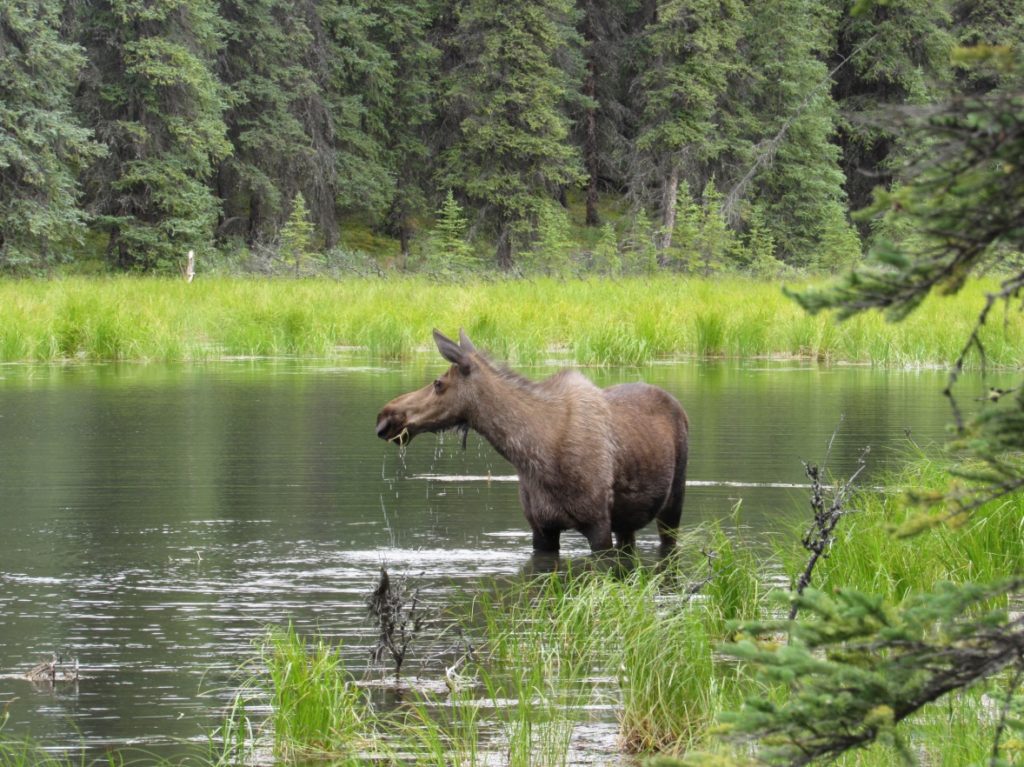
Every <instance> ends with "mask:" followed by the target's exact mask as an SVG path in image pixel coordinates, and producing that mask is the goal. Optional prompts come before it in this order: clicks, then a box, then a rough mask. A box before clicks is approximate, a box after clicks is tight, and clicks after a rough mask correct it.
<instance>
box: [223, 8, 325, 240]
mask: <svg viewBox="0 0 1024 767" xmlns="http://www.w3.org/2000/svg"><path fill="white" fill-rule="evenodd" d="M220 13H221V16H222V17H223V19H224V21H225V25H226V30H227V33H226V35H225V46H224V52H223V55H221V56H220V57H219V66H218V74H219V76H220V78H221V80H222V81H223V82H224V83H225V84H226V85H227V87H228V88H229V89H230V91H231V94H232V98H231V102H230V106H229V108H228V110H227V112H226V113H225V119H226V121H227V122H228V125H229V133H228V135H229V138H230V140H231V144H232V150H233V151H232V152H231V154H230V155H229V156H228V157H227V158H225V160H224V162H223V163H221V165H220V168H219V170H218V176H217V184H216V186H217V190H218V192H219V194H220V197H221V199H222V201H223V206H224V211H223V223H222V225H221V228H220V234H221V235H222V236H223V235H231V234H237V235H241V236H243V237H244V238H245V240H246V242H247V243H248V244H250V245H252V244H254V243H256V242H259V241H261V240H270V239H272V237H273V235H274V233H275V232H276V231H277V229H278V228H279V227H280V226H281V224H282V223H283V221H284V218H285V216H286V212H287V205H288V202H289V200H291V199H292V198H293V197H294V196H295V194H296V192H298V191H305V192H307V193H308V194H309V196H310V199H311V200H312V201H313V208H314V210H315V211H316V217H317V219H318V220H326V221H328V222H330V221H333V218H334V173H333V150H332V148H331V145H330V141H329V139H328V135H327V130H328V129H329V126H328V125H325V124H324V121H323V119H322V117H323V116H324V115H326V112H327V108H326V104H325V103H324V97H323V93H322V92H321V90H320V86H319V84H318V82H317V77H316V72H315V71H314V70H313V68H312V61H311V58H312V56H311V53H312V50H313V41H314V36H313V32H312V31H311V29H310V24H311V22H312V24H313V25H314V26H315V25H316V23H317V22H316V16H315V11H314V9H313V7H312V6H311V5H310V4H308V3H296V2H294V0H221V2H220ZM310 14H313V15H312V16H311V15H310Z"/></svg>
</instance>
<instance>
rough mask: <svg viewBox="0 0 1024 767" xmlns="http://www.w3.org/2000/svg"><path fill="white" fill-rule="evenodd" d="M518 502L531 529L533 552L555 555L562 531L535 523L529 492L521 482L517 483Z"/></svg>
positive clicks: (535, 516) (535, 518)
mask: <svg viewBox="0 0 1024 767" xmlns="http://www.w3.org/2000/svg"><path fill="white" fill-rule="evenodd" d="M519 502H520V503H521V504H522V505H523V513H524V514H525V515H526V521H527V522H529V523H530V527H531V528H532V529H533V550H534V551H540V552H544V553H548V554H557V553H558V547H559V539H560V538H561V535H562V530H561V528H558V527H550V526H546V525H542V524H540V523H539V522H538V521H537V510H536V509H535V508H534V504H533V500H532V499H531V498H530V492H529V491H528V490H527V489H526V483H525V482H522V481H520V483H519Z"/></svg>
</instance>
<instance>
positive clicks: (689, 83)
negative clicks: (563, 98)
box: [630, 0, 744, 249]
mask: <svg viewBox="0 0 1024 767" xmlns="http://www.w3.org/2000/svg"><path fill="white" fill-rule="evenodd" d="M655 6H656V7H655V13H654V16H653V18H652V19H651V20H650V23H649V26H648V27H647V29H646V34H645V40H646V51H645V63H646V66H645V67H644V71H643V72H642V73H641V74H640V76H639V86H640V87H641V89H642V90H641V92H642V94H643V97H642V98H643V101H642V104H641V105H640V130H639V135H638V136H637V139H636V150H637V152H636V155H635V157H634V159H633V163H632V168H631V171H630V187H631V189H632V190H633V192H634V193H635V194H637V195H638V196H640V197H641V198H642V199H647V200H651V201H655V200H656V201H657V203H658V205H659V208H660V211H661V219H660V223H661V227H662V233H663V234H662V241H661V244H660V247H661V248H662V249H665V248H668V247H670V246H671V244H672V231H673V229H674V226H675V215H676V204H677V198H676V194H677V191H678V189H679V183H680V181H682V180H683V179H684V178H687V177H689V178H690V179H691V180H697V181H698V182H699V184H700V185H701V186H703V183H704V182H705V181H706V178H707V176H706V175H705V174H706V169H707V163H708V161H710V160H711V159H713V158H715V157H717V156H718V154H719V153H720V152H721V151H722V149H723V148H724V145H723V142H722V141H721V140H720V135H719V130H718V117H719V115H718V106H719V101H720V99H721V98H722V96H723V94H724V93H725V90H726V86H727V85H728V75H729V73H730V72H731V71H732V70H733V69H734V68H735V67H736V66H737V63H738V62H737V59H736V57H735V55H734V54H735V49H736V43H737V41H738V39H739V34H740V29H741V27H740V22H741V20H742V18H743V15H744V8H743V5H742V4H741V3H740V2H738V1H737V0H716V1H714V2H708V1H707V0H658V2H656V4H655Z"/></svg>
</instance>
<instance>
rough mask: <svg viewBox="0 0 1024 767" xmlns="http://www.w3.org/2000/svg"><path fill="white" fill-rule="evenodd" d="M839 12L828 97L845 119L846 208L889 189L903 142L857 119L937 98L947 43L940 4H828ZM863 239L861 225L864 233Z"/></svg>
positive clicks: (846, 0)
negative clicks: (879, 187)
mask: <svg viewBox="0 0 1024 767" xmlns="http://www.w3.org/2000/svg"><path fill="white" fill-rule="evenodd" d="M831 5H832V7H833V8H834V9H835V11H836V13H837V14H838V19H837V22H836V32H835V34H836V40H835V43H834V45H833V52H832V56H831V58H830V59H829V68H830V69H834V71H835V75H834V81H835V84H834V86H833V89H832V94H833V98H834V99H835V101H836V103H837V104H838V105H839V109H840V112H841V114H843V115H844V118H845V119H843V120H842V121H840V122H839V125H838V127H839V134H838V143H839V146H840V148H841V150H842V158H841V167H842V169H843V172H844V175H845V176H846V191H847V196H848V197H849V204H850V208H851V209H852V210H859V209H861V208H863V207H865V206H866V205H867V204H868V203H869V202H870V201H871V195H872V192H873V190H874V188H875V186H877V185H878V184H879V183H880V182H881V183H884V184H888V183H889V181H890V174H891V173H892V171H893V170H894V168H895V167H897V166H898V164H899V162H900V160H899V155H900V153H901V151H902V144H901V142H900V141H899V139H898V137H897V135H896V134H894V133H893V132H892V131H891V130H890V129H889V128H888V127H886V126H885V125H883V124H880V123H879V121H877V120H870V119H863V118H864V117H867V116H870V115H871V114H872V113H873V112H877V110H879V109H881V108H885V107H892V106H900V105H905V104H921V103H925V102H927V101H929V100H932V99H934V98H937V97H939V96H940V95H941V94H942V93H943V92H944V90H945V87H946V85H945V84H946V83H948V82H949V78H950V66H949V61H950V58H949V52H950V49H951V47H952V45H953V38H952V36H951V35H950V29H949V28H950V19H949V14H948V10H947V6H946V4H944V3H934V2H931V1H930V0H889V1H888V2H885V3H875V2H862V1H861V0H831ZM866 233H867V227H864V228H863V229H862V234H866Z"/></svg>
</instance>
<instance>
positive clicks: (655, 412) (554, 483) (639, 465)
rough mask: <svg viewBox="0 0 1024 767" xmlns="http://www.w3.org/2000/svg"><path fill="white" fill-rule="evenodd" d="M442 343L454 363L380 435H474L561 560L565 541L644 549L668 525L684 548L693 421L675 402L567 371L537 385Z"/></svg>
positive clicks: (463, 347)
mask: <svg viewBox="0 0 1024 767" xmlns="http://www.w3.org/2000/svg"><path fill="white" fill-rule="evenodd" d="M459 340H460V342H459V343H456V342H454V341H452V340H451V339H449V338H447V337H445V336H444V335H442V334H441V333H440V332H439V331H437V330H435V331H434V341H435V342H436V343H437V347H438V350H439V351H440V352H441V355H442V356H443V357H444V358H445V359H446V360H448V361H449V362H451V363H452V364H451V367H450V368H449V369H448V371H447V372H446V373H444V375H442V376H440V377H439V378H437V379H436V380H435V381H433V382H432V383H431V384H429V385H428V386H425V387H423V388H422V389H418V390H416V391H413V392H409V393H408V394H403V395H401V396H399V397H396V398H395V399H393V400H392V401H391V402H389V403H388V404H387V405H385V406H384V408H383V409H382V410H381V411H380V414H379V415H378V417H377V435H378V436H379V437H381V438H382V439H386V440H389V441H399V442H401V443H404V442H405V441H406V440H407V439H412V438H413V437H415V436H416V435H417V434H419V433H420V432H424V431H434V432H436V431H443V430H445V429H453V428H454V429H462V430H466V429H473V430H474V431H476V432H477V433H479V434H480V435H481V436H483V438H484V439H486V440H487V441H488V442H490V443H491V445H493V446H494V448H495V449H496V450H497V451H498V453H500V454H501V455H502V456H503V457H504V458H505V459H506V460H508V461H509V463H511V464H512V465H513V466H514V467H515V468H516V471H517V472H518V474H519V498H520V501H521V502H522V506H523V511H524V513H525V514H526V519H527V521H528V522H529V524H530V527H531V529H532V530H533V547H534V549H535V550H537V551H547V552H553V551H557V550H558V547H559V537H560V535H561V533H562V531H563V530H578V531H579V532H581V533H582V534H583V535H584V536H585V537H586V538H587V541H588V542H589V543H590V548H591V549H592V550H593V551H599V550H603V549H610V548H611V547H612V534H613V533H614V535H615V542H616V544H617V545H618V546H619V547H622V548H625V547H629V546H632V545H633V542H634V537H635V533H636V531H637V530H638V529H640V528H641V527H643V526H644V525H646V524H647V523H649V522H650V521H651V520H652V519H656V520H657V524H658V532H659V534H660V537H661V543H662V547H663V549H669V548H671V547H672V546H673V545H674V543H675V530H676V527H677V525H678V524H679V517H680V515H681V513H682V508H683V495H684V493H685V490H686V457H687V437H688V429H689V425H688V421H687V417H686V413H685V411H684V410H683V408H682V407H681V406H680V404H679V402H678V401H677V400H676V399H675V398H674V397H673V396H672V395H671V394H669V393H668V392H666V391H664V390H662V389H659V388H658V387H656V386H650V385H648V384H643V383H632V384H622V385H619V386H612V387H609V388H607V389H601V388H599V387H597V386H595V385H594V384H593V383H591V381H589V380H588V379H587V378H586V377H584V376H583V375H581V374H579V373H577V372H575V371H571V370H564V371H562V372H560V373H557V374H555V375H553V376H551V377H550V378H547V379H545V380H543V381H530V380H528V379H526V378H524V377H522V376H520V375H518V374H516V373H513V372H511V371H509V370H506V369H503V368H499V367H497V366H495V365H494V364H492V363H491V362H490V361H489V360H488V359H487V358H486V357H485V356H484V355H482V354H480V353H479V352H478V351H477V350H476V348H475V347H474V346H473V344H472V342H471V341H470V340H469V338H468V337H467V336H466V334H465V333H464V332H461V331H460V333H459Z"/></svg>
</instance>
